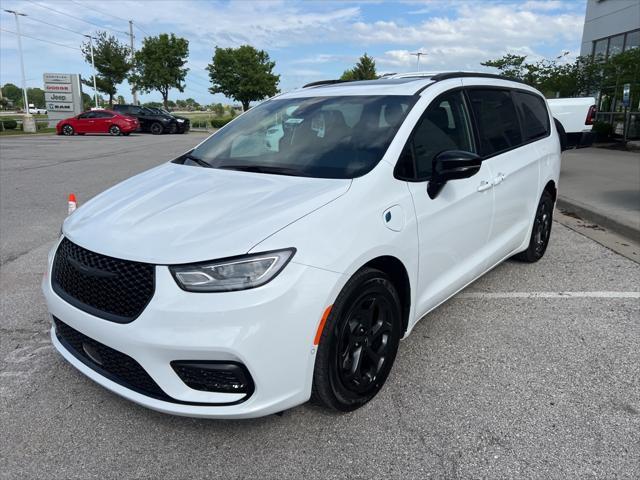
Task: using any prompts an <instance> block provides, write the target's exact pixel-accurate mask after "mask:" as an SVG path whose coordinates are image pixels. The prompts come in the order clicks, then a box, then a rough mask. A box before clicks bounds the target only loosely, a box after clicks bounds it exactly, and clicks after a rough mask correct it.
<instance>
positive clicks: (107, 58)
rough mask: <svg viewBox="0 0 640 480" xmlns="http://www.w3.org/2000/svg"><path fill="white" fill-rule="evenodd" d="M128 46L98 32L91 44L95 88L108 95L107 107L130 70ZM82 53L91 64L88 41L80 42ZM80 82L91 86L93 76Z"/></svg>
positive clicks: (110, 105) (111, 36) (111, 104)
mask: <svg viewBox="0 0 640 480" xmlns="http://www.w3.org/2000/svg"><path fill="white" fill-rule="evenodd" d="M129 53H130V50H129V47H127V46H126V45H125V44H123V43H120V42H119V41H118V39H117V38H116V37H114V36H113V35H108V36H107V33H106V32H98V35H97V38H96V39H95V43H94V45H93V58H94V61H95V66H96V71H97V72H98V74H97V75H96V88H97V89H98V91H99V92H102V93H104V94H105V95H109V107H113V97H114V95H115V94H116V92H117V86H118V85H120V84H121V83H122V82H123V81H124V79H125V78H127V74H128V73H129V71H130V70H131V62H130V61H129ZM82 54H83V55H84V59H85V61H86V62H87V63H89V64H91V48H90V45H89V42H88V41H87V42H84V43H83V44H82ZM82 83H84V84H85V85H88V86H89V87H91V88H93V77H92V76H91V77H89V79H85V80H82Z"/></svg>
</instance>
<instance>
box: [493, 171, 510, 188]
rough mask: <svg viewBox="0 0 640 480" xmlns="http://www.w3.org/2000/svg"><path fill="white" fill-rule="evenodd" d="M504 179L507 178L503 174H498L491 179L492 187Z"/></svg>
mask: <svg viewBox="0 0 640 480" xmlns="http://www.w3.org/2000/svg"><path fill="white" fill-rule="evenodd" d="M506 178H507V176H506V175H505V174H504V173H499V174H498V176H497V177H496V178H494V179H493V186H496V185H500V184H501V183H502V182H504V180H505V179H506Z"/></svg>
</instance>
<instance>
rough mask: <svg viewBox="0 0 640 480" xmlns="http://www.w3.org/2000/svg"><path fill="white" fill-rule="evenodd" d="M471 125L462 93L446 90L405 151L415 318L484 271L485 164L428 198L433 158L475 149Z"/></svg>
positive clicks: (487, 224) (488, 200)
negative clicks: (414, 247)
mask: <svg viewBox="0 0 640 480" xmlns="http://www.w3.org/2000/svg"><path fill="white" fill-rule="evenodd" d="M470 125H471V123H470V116H469V112H468V109H467V106H466V102H465V98H464V95H463V94H462V91H461V90H460V89H457V90H453V91H448V92H445V93H443V94H442V95H440V96H438V97H437V98H436V99H435V100H434V101H432V102H431V103H430V104H429V106H428V107H427V109H426V110H425V112H424V114H423V115H422V118H421V119H420V121H419V122H418V124H417V126H416V128H415V130H414V132H413V134H412V136H411V138H410V139H409V141H408V143H407V146H406V147H405V151H404V152H403V157H405V156H406V155H411V157H412V158H413V159H414V162H415V172H414V173H415V179H416V181H409V182H408V187H409V190H410V191H411V195H412V197H413V203H414V207H415V213H416V220H417V224H418V237H419V238H418V241H419V275H418V291H417V295H416V311H417V314H418V315H419V316H421V315H423V314H425V313H426V312H427V311H429V310H431V309H432V308H434V307H436V306H437V305H438V304H440V303H442V302H443V301H444V300H446V299H447V298H448V297H450V296H451V295H453V294H454V293H455V292H457V291H458V290H460V289H461V288H462V287H464V286H465V285H466V284H468V283H469V282H471V281H472V280H473V279H474V278H476V277H477V276H478V275H480V274H482V273H483V272H484V269H485V265H486V249H487V241H488V238H489V234H490V229H491V222H492V214H493V212H492V210H493V189H492V188H491V187H490V182H491V179H492V172H491V168H490V167H489V165H487V164H485V163H483V165H482V167H481V168H480V171H479V172H478V173H477V174H475V175H474V176H472V177H470V178H466V179H461V180H453V181H450V182H448V183H447V184H446V185H445V186H444V188H443V189H442V190H441V191H440V193H439V194H438V195H437V196H436V197H435V198H430V197H429V195H428V194H427V185H428V181H429V179H430V177H431V169H432V161H433V158H434V157H435V155H437V154H438V153H440V152H442V151H445V150H465V151H471V152H475V151H476V148H475V144H474V141H473V135H472V133H471V127H470ZM401 162H402V159H401Z"/></svg>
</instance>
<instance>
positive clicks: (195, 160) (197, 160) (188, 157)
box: [184, 154, 213, 168]
mask: <svg viewBox="0 0 640 480" xmlns="http://www.w3.org/2000/svg"><path fill="white" fill-rule="evenodd" d="M184 159H185V160H191V161H192V162H193V163H197V164H198V165H200V166H201V167H204V168H213V166H212V165H211V164H210V163H209V162H205V161H204V160H202V159H201V158H198V157H194V156H193V155H191V154H189V155H185V156H184Z"/></svg>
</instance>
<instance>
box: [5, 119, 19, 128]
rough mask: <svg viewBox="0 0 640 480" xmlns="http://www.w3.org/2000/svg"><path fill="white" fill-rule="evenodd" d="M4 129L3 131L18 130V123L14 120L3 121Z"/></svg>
mask: <svg viewBox="0 0 640 480" xmlns="http://www.w3.org/2000/svg"><path fill="white" fill-rule="evenodd" d="M2 127H3V130H15V129H16V128H18V122H16V121H15V120H13V119H9V120H2Z"/></svg>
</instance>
